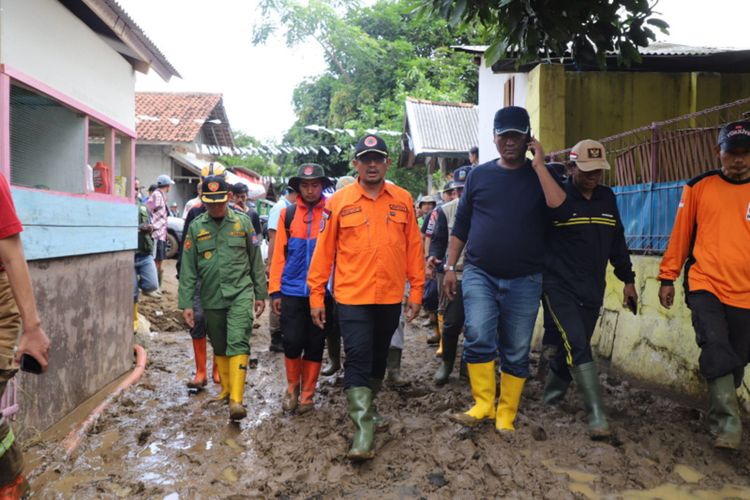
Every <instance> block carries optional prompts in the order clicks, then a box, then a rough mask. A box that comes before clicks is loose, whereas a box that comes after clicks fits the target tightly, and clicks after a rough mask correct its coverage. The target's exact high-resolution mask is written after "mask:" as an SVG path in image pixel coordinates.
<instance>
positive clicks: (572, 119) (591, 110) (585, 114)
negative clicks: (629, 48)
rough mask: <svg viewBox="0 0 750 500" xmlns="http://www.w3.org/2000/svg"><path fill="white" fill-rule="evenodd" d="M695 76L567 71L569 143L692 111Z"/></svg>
mask: <svg viewBox="0 0 750 500" xmlns="http://www.w3.org/2000/svg"><path fill="white" fill-rule="evenodd" d="M690 104H691V87H690V73H626V72H617V71H607V72H566V73H565V112H566V120H565V125H566V127H565V142H566V145H567V147H570V146H572V145H573V144H575V143H576V142H578V141H580V140H581V139H586V138H602V137H607V136H610V135H614V134H619V133H620V132H625V131H627V130H631V129H634V128H638V127H642V126H644V125H649V124H651V123H652V122H654V121H659V120H665V119H668V118H673V117H675V116H680V115H684V114H687V113H690V112H691V107H690Z"/></svg>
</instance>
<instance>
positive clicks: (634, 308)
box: [628, 297, 638, 315]
mask: <svg viewBox="0 0 750 500" xmlns="http://www.w3.org/2000/svg"><path fill="white" fill-rule="evenodd" d="M628 309H630V312H632V313H633V314H635V315H638V304H637V303H636V302H635V299H634V298H633V297H628Z"/></svg>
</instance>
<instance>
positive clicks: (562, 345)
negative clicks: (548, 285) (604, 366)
mask: <svg viewBox="0 0 750 500" xmlns="http://www.w3.org/2000/svg"><path fill="white" fill-rule="evenodd" d="M542 302H543V304H544V327H545V328H544V330H545V337H544V343H545V344H546V345H555V344H557V346H558V348H557V354H555V356H554V357H553V358H552V359H551V360H550V369H552V371H554V372H555V374H556V375H557V376H559V377H560V378H563V379H565V380H571V378H572V377H571V375H570V371H569V370H568V367H569V366H576V365H582V364H584V363H590V362H591V361H593V360H594V358H593V356H592V354H591V337H592V335H593V334H594V328H596V321H597V320H598V319H599V309H600V308H598V307H587V306H582V305H581V304H580V303H579V302H578V300H576V298H575V297H574V296H573V295H571V294H569V293H567V292H564V291H558V290H546V291H545V292H544V295H543V297H542ZM555 331H556V332H557V333H556V334H554V333H553V332H555Z"/></svg>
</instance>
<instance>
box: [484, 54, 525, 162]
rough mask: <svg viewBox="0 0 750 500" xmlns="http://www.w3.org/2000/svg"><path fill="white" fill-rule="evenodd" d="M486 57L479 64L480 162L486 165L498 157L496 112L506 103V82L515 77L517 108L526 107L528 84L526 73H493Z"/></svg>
mask: <svg viewBox="0 0 750 500" xmlns="http://www.w3.org/2000/svg"><path fill="white" fill-rule="evenodd" d="M484 61H485V60H484V57H482V61H481V62H480V64H479V103H478V104H479V137H477V145H478V146H479V161H480V163H484V162H486V161H490V160H492V159H494V158H497V157H498V153H497V149H496V148H495V143H494V133H493V122H494V118H495V112H496V111H497V110H498V109H500V108H502V107H503V102H505V101H504V100H505V82H507V81H508V79H509V78H511V77H515V80H516V81H515V83H516V85H515V96H514V102H515V104H516V106H525V105H526V84H527V80H528V76H527V74H526V73H498V74H495V73H493V72H492V68H488V67H487V66H485V64H484Z"/></svg>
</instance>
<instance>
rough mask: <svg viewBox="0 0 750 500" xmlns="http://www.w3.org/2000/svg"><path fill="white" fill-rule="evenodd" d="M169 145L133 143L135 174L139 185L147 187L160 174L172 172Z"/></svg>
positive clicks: (170, 148) (153, 182)
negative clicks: (139, 181) (139, 182)
mask: <svg viewBox="0 0 750 500" xmlns="http://www.w3.org/2000/svg"><path fill="white" fill-rule="evenodd" d="M170 151H172V147H171V146H165V145H156V144H144V143H140V142H136V143H135V175H136V177H138V178H139V179H140V180H141V186H144V187H148V186H149V185H150V184H155V183H156V178H157V177H159V176H160V175H161V174H167V175H169V176H171V175H173V174H172V158H170V156H169V153H170Z"/></svg>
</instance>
